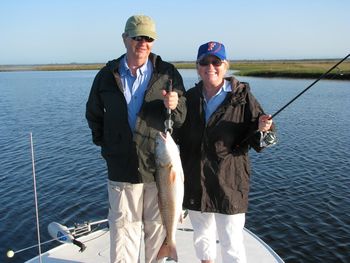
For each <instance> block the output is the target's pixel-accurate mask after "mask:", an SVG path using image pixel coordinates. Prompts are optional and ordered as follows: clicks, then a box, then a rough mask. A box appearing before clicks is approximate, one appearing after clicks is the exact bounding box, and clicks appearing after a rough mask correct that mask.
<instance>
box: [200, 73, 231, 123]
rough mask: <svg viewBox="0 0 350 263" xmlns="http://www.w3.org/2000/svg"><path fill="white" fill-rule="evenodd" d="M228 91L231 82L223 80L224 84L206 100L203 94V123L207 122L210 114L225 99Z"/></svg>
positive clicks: (229, 90)
mask: <svg viewBox="0 0 350 263" xmlns="http://www.w3.org/2000/svg"><path fill="white" fill-rule="evenodd" d="M228 92H231V83H230V82H229V81H227V80H225V81H224V85H223V86H222V87H221V88H220V89H219V90H218V92H217V93H216V94H215V95H214V96H213V97H211V98H210V99H209V100H208V101H207V100H206V99H205V96H204V94H203V97H204V112H205V123H208V120H209V118H210V116H211V115H212V114H213V112H214V111H216V109H217V108H218V107H219V105H220V104H221V103H222V102H223V101H224V100H225V98H226V95H227V93H228Z"/></svg>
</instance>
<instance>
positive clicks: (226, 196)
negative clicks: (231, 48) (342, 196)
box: [179, 42, 276, 263]
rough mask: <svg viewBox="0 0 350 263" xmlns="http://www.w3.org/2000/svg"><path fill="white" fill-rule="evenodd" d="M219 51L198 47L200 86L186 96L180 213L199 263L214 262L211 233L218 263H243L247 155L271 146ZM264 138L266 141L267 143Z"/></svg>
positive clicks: (267, 123)
mask: <svg viewBox="0 0 350 263" xmlns="http://www.w3.org/2000/svg"><path fill="white" fill-rule="evenodd" d="M228 68H229V63H228V61H227V59H226V53H225V47H224V45H223V44H221V43H218V42H208V43H205V44H203V45H201V46H200V47H199V50H198V55H197V72H198V75H199V76H200V78H201V81H200V82H199V83H198V84H196V86H195V87H193V88H191V89H190V90H188V91H187V92H186V99H187V117H186V121H185V123H184V125H183V127H182V129H181V131H180V136H179V138H180V141H179V143H180V151H181V158H182V162H183V168H184V173H185V197H184V207H185V208H187V209H188V210H189V216H190V220H191V223H192V225H193V229H194V237H193V238H194V247H195V250H196V254H197V257H198V258H199V259H200V260H201V262H203V263H210V262H214V259H215V258H216V233H218V238H219V241H220V245H221V251H222V260H223V262H230V263H232V262H246V256H245V248H244V244H243V227H244V223H245V213H246V212H247V208H248V192H249V177H250V165H249V157H248V150H249V149H250V148H251V147H253V148H254V149H255V150H256V151H257V152H260V151H261V150H262V149H263V148H265V147H267V146H269V145H272V144H274V143H275V139H276V137H275V136H274V131H273V130H274V127H273V125H272V120H271V119H270V118H271V116H270V115H265V114H264V111H263V109H262V108H261V106H260V104H259V103H258V102H257V100H256V99H255V98H254V96H253V95H252V93H251V92H250V88H249V84H248V83H244V82H239V81H238V80H237V79H235V78H234V77H228V78H225V74H226V72H227V70H228ZM267 138H268V139H267Z"/></svg>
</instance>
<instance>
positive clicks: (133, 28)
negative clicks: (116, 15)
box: [124, 15, 157, 39]
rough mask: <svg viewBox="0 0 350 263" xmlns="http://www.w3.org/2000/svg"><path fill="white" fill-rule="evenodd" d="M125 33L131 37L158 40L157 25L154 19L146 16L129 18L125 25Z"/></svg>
mask: <svg viewBox="0 0 350 263" xmlns="http://www.w3.org/2000/svg"><path fill="white" fill-rule="evenodd" d="M124 32H125V33H127V34H128V36H129V37H137V36H146V37H150V38H153V39H157V33H156V24H155V23H154V21H153V19H152V18H150V17H149V16H145V15H134V16H131V17H129V19H128V20H127V21H126V24H125V30H124Z"/></svg>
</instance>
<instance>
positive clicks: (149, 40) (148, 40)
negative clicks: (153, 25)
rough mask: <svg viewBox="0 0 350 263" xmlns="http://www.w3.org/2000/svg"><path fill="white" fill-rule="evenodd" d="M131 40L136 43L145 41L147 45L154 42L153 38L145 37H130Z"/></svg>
mask: <svg viewBox="0 0 350 263" xmlns="http://www.w3.org/2000/svg"><path fill="white" fill-rule="evenodd" d="M131 39H132V40H135V41H137V42H140V41H143V40H144V41H146V42H148V43H151V42H153V41H154V39H153V38H151V37H147V36H137V37H132V38H131Z"/></svg>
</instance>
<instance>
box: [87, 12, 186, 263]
mask: <svg viewBox="0 0 350 263" xmlns="http://www.w3.org/2000/svg"><path fill="white" fill-rule="evenodd" d="M122 38H123V42H124V45H125V48H126V53H125V54H123V55H122V56H121V57H119V58H118V59H115V60H112V61H109V62H108V63H107V64H106V66H105V67H103V68H102V69H101V70H100V71H99V72H98V73H97V75H96V77H95V79H94V82H93V85H92V88H91V92H90V95H89V99H88V102H87V105H86V118H87V120H88V124H89V127H90V129H91V130H92V138H93V142H94V143H95V144H96V145H98V146H101V153H102V156H103V157H104V158H105V160H106V163H107V167H108V198H109V206H110V207H109V214H108V220H109V227H110V235H111V238H110V241H111V253H110V256H111V262H131V263H132V262H138V260H139V254H140V246H141V233H142V228H143V231H144V242H145V262H156V257H157V253H158V251H159V248H160V247H161V245H162V243H163V241H164V238H165V229H164V228H163V225H162V220H161V217H160V213H159V208H158V196H157V195H158V191H157V188H156V184H155V178H154V176H155V157H154V145H155V136H156V134H157V133H158V132H159V131H164V130H165V128H166V127H165V126H164V122H165V120H166V117H167V116H168V115H167V114H168V113H167V110H168V109H170V110H171V111H172V114H171V116H172V120H173V125H174V128H176V127H180V126H181V125H182V123H183V122H184V119H185V115H186V106H185V105H186V103H185V99H184V97H182V95H183V93H184V91H185V89H184V85H183V81H182V78H181V76H180V74H179V72H178V71H177V70H176V69H175V67H174V66H173V65H172V64H170V63H167V62H165V61H162V59H161V58H160V57H159V56H157V55H156V54H153V53H151V50H152V47H153V43H154V40H155V39H156V38H157V34H156V28H155V23H154V21H153V20H152V18H150V17H148V16H144V15H134V16H131V17H130V18H129V19H128V20H127V22H126V25H125V31H124V33H123V34H122ZM169 81H171V82H172V87H173V90H170V91H169V90H167V87H168V85H169ZM166 90H167V91H166Z"/></svg>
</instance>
